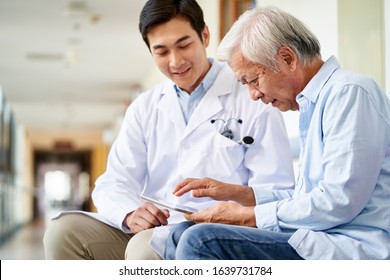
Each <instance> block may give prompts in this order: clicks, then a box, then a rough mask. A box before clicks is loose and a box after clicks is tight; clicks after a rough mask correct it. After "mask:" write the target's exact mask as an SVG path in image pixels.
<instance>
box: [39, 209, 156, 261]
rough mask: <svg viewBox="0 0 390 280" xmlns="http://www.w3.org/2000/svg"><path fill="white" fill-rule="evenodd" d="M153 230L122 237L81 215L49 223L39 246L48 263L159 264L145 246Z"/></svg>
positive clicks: (118, 232) (92, 219)
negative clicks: (109, 262) (96, 261)
mask: <svg viewBox="0 0 390 280" xmlns="http://www.w3.org/2000/svg"><path fill="white" fill-rule="evenodd" d="M152 233H153V229H149V230H145V231H142V232H140V233H138V234H136V235H134V234H126V233H124V232H122V231H121V230H119V229H117V228H113V227H111V226H109V225H106V224H104V223H102V222H100V221H98V220H96V219H94V218H91V217H89V216H86V215H82V214H66V215H64V216H61V217H60V218H58V219H56V220H53V221H51V222H50V224H49V226H48V228H47V229H46V232H45V235H44V238H43V244H44V247H45V254H46V259H48V260H77V259H84V260H123V259H130V260H160V259H161V258H160V256H159V255H158V254H156V253H155V252H154V251H153V250H152V249H151V248H150V246H149V241H150V239H151V237H152Z"/></svg>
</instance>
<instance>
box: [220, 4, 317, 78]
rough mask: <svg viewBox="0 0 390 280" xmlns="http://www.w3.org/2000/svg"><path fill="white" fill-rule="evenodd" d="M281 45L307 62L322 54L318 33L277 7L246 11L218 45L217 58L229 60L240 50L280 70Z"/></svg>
mask: <svg viewBox="0 0 390 280" xmlns="http://www.w3.org/2000/svg"><path fill="white" fill-rule="evenodd" d="M281 46H288V47H290V48H291V49H292V50H293V51H294V52H295V53H296V55H297V56H298V59H300V60H301V61H302V62H303V63H304V64H306V63H308V62H310V61H312V60H313V59H315V58H321V54H320V50H321V47H320V43H319V41H318V39H317V37H316V36H315V35H314V34H313V33H312V32H311V31H310V30H309V29H308V28H307V27H306V26H305V25H304V24H303V23H302V22H301V21H299V20H298V19H296V18H295V17H294V16H292V15H290V14H288V13H286V12H283V11H281V10H279V9H277V8H275V7H271V6H269V7H265V8H254V9H251V10H248V11H246V12H245V13H244V14H242V15H241V16H240V17H239V19H238V20H237V21H236V22H235V23H234V24H233V26H232V28H231V29H230V30H229V32H228V33H227V34H226V35H225V37H224V38H223V39H222V41H221V43H220V45H219V47H218V58H219V59H220V60H223V61H228V62H230V60H231V57H232V55H233V54H234V53H235V52H237V51H240V52H241V53H242V55H243V56H244V57H245V58H246V59H247V60H249V61H251V62H253V63H259V64H262V65H264V66H266V67H268V68H271V69H273V70H274V71H278V67H277V62H276V54H277V51H278V50H279V48H280V47H281Z"/></svg>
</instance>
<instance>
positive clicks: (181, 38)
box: [152, 35, 191, 50]
mask: <svg viewBox="0 0 390 280" xmlns="http://www.w3.org/2000/svg"><path fill="white" fill-rule="evenodd" d="M189 38H191V37H190V36H189V35H185V36H183V37H180V38H179V39H177V40H176V42H175V45H178V44H180V43H181V42H183V41H185V40H187V39H189ZM152 48H153V49H154V50H158V49H163V48H166V46H165V45H155V46H153V47H152Z"/></svg>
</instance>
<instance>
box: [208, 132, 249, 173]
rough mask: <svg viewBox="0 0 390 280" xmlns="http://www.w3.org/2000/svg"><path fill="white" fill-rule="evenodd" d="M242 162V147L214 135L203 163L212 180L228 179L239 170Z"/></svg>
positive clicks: (219, 135)
mask: <svg viewBox="0 0 390 280" xmlns="http://www.w3.org/2000/svg"><path fill="white" fill-rule="evenodd" d="M243 160H244V147H242V146H241V145H240V144H238V143H237V142H236V141H233V140H231V139H229V138H227V137H225V136H222V135H221V134H219V133H218V134H216V135H215V137H214V139H213V141H212V144H211V145H210V149H209V150H208V151H207V159H206V162H205V165H206V168H207V170H209V172H211V173H212V175H210V176H212V177H213V178H229V177H231V176H232V175H233V174H234V173H235V172H237V171H238V169H240V167H241V164H242V162H243Z"/></svg>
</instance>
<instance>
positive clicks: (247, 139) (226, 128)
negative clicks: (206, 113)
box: [210, 118, 255, 147]
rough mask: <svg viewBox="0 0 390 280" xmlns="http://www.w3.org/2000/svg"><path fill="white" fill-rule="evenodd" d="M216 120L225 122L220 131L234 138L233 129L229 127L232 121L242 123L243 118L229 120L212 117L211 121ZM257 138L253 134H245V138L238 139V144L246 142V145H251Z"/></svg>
mask: <svg viewBox="0 0 390 280" xmlns="http://www.w3.org/2000/svg"><path fill="white" fill-rule="evenodd" d="M216 121H221V122H223V126H222V128H221V129H220V130H219V133H220V134H221V135H223V136H225V137H227V138H229V139H232V140H233V138H234V134H233V130H231V129H230V128H229V124H230V123H231V122H232V121H236V122H237V123H238V124H242V120H241V119H237V118H230V119H228V120H226V121H225V120H223V119H212V120H211V121H210V122H211V123H215V122H216ZM254 141H255V140H254V139H253V137H251V136H245V137H244V138H242V140H241V141H237V143H238V144H240V145H242V144H244V145H245V146H247V147H249V146H250V145H252V144H253V142H254Z"/></svg>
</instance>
